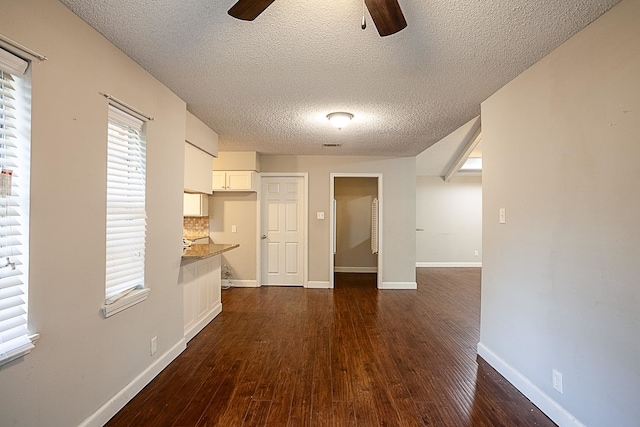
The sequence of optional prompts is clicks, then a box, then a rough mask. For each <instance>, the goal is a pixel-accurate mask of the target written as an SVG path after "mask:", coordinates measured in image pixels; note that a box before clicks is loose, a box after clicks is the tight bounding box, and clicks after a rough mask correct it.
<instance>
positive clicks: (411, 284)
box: [380, 282, 418, 289]
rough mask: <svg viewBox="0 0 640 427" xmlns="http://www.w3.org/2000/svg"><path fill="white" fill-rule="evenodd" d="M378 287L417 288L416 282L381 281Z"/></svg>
mask: <svg viewBox="0 0 640 427" xmlns="http://www.w3.org/2000/svg"><path fill="white" fill-rule="evenodd" d="M380 289H418V283H417V282H382V286H381V287H380Z"/></svg>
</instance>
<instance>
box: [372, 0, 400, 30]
mask: <svg viewBox="0 0 640 427" xmlns="http://www.w3.org/2000/svg"><path fill="white" fill-rule="evenodd" d="M364 2H365V3H366V5H367V9H369V14H370V15H371V18H372V19H373V23H374V24H376V28H377V29H378V33H379V34H380V36H381V37H384V36H389V35H391V34H395V33H397V32H398V31H400V30H402V29H404V28H405V27H406V26H407V21H406V20H405V19H404V15H403V14H402V9H400V5H399V4H398V0H364Z"/></svg>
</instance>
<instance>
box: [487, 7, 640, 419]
mask: <svg viewBox="0 0 640 427" xmlns="http://www.w3.org/2000/svg"><path fill="white" fill-rule="evenodd" d="M639 22H640V2H638V1H635V0H623V1H622V2H620V3H619V4H618V5H617V6H616V7H614V8H613V9H611V10H610V11H609V12H608V13H606V14H604V15H603V16H602V17H601V18H600V19H598V20H596V21H595V22H594V23H592V24H591V25H589V26H588V27H587V28H586V29H584V30H583V31H581V32H579V33H577V34H576V35H575V36H574V37H572V38H571V39H570V40H568V41H567V42H566V43H564V44H563V45H562V46H560V47H559V48H557V49H556V50H554V51H553V52H552V53H551V54H549V55H548V56H547V57H545V58H544V59H543V60H541V61H540V62H539V63H537V64H536V65H534V66H533V67H531V68H530V69H529V70H527V71H526V72H524V73H523V74H522V75H520V76H519V77H517V78H516V79H514V80H513V81H512V82H511V83H509V84H507V85H506V86H505V87H503V88H502V89H501V90H499V91H498V92H497V93H496V94H495V95H493V96H492V97H490V98H489V99H488V100H487V101H485V102H484V103H483V104H482V130H483V140H482V144H483V168H484V170H483V249H484V260H483V274H482V314H481V343H480V345H479V350H480V354H481V355H482V356H483V357H485V358H488V359H489V361H490V362H491V363H492V364H493V365H494V366H495V367H496V368H498V370H500V371H501V372H502V373H503V374H504V375H505V376H507V378H509V380H510V381H512V382H514V383H516V384H517V385H518V386H519V387H520V389H521V390H522V391H523V392H524V393H525V394H526V395H527V396H528V397H529V398H531V399H532V400H533V401H534V403H536V404H537V405H538V406H540V407H541V408H543V410H545V411H546V412H547V414H548V415H550V416H551V417H552V418H553V419H554V420H555V421H556V422H557V423H558V424H560V425H563V426H580V425H582V424H581V423H583V424H584V425H588V426H636V425H639V424H640V406H638V396H640V365H639V364H638V355H639V354H640V335H638V330H639V329H640V310H639V309H638V306H639V303H640V286H639V282H638V277H640V263H638V242H639V241H640V227H639V226H638V219H639V218H640V184H639V183H640V167H639V166H638V165H640V143H639V142H640V137H639V135H640V25H639V24H638V23H639ZM499 208H506V224H499V223H498V210H499ZM552 369H556V370H557V371H559V372H561V373H562V374H563V388H564V393H563V394H560V393H559V392H557V391H555V390H554V389H553V388H552V381H551V379H552V375H551V371H552ZM574 417H575V418H574Z"/></svg>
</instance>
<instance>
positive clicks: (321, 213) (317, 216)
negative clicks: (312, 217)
mask: <svg viewBox="0 0 640 427" xmlns="http://www.w3.org/2000/svg"><path fill="white" fill-rule="evenodd" d="M316 218H317V219H324V212H316Z"/></svg>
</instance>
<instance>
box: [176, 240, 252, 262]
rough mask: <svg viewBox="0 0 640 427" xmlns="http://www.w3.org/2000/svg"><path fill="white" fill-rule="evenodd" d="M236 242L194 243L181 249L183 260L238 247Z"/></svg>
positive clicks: (216, 253)
mask: <svg viewBox="0 0 640 427" xmlns="http://www.w3.org/2000/svg"><path fill="white" fill-rule="evenodd" d="M239 246H240V245H239V244H238V243H194V244H192V245H191V246H189V247H188V248H184V249H183V250H182V259H183V260H192V259H193V260H198V259H205V258H209V257H212V256H215V255H220V254H221V253H224V252H227V251H230V250H232V249H235V248H237V247H239Z"/></svg>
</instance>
